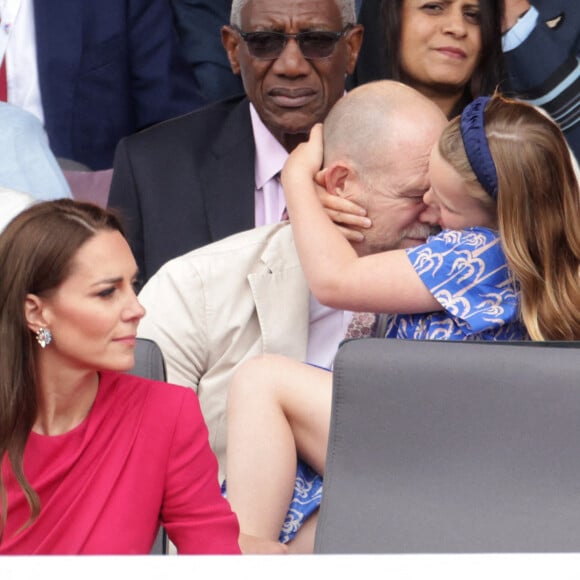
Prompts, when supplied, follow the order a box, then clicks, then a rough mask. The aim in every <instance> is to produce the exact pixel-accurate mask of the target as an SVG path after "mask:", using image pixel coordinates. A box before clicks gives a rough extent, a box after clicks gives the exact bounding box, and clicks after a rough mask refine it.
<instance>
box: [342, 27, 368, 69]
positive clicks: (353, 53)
mask: <svg viewBox="0 0 580 580" xmlns="http://www.w3.org/2000/svg"><path fill="white" fill-rule="evenodd" d="M363 35H364V29H363V26H362V25H361V24H357V25H356V26H353V27H352V29H351V30H349V31H348V32H347V34H346V43H347V46H348V60H347V63H346V70H347V72H348V74H352V73H353V72H354V68H355V66H356V61H357V59H358V55H359V52H360V49H361V46H362V41H363Z"/></svg>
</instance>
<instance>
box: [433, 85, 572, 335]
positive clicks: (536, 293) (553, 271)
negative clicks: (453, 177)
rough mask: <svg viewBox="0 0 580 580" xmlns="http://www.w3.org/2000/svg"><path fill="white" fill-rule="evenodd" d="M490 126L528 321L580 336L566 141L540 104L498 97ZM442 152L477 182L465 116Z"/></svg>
mask: <svg viewBox="0 0 580 580" xmlns="http://www.w3.org/2000/svg"><path fill="white" fill-rule="evenodd" d="M484 127H485V136H486V138H487V142H488V144H489V150H490V152H491V156H492V158H493V162H494V164H495V168H496V172H497V181H498V195H497V220H498V228H499V233H500V238H501V243H502V247H503V250H504V253H505V255H506V258H507V261H508V265H509V267H510V269H511V271H512V273H513V275H514V277H515V279H516V281H517V283H518V284H519V288H520V295H521V297H520V303H521V317H522V321H523V323H524V324H525V326H526V328H527V330H528V333H529V335H530V337H531V338H532V339H533V340H578V339H580V191H579V187H578V181H577V179H576V175H575V172H574V168H573V164H572V159H571V156H570V151H569V149H568V146H567V144H566V140H565V138H564V136H563V134H562V132H561V130H560V129H559V128H558V126H557V125H556V124H555V123H554V122H553V121H552V120H551V119H549V118H547V117H546V116H545V115H544V114H542V113H541V112H540V111H538V110H537V109H536V108H534V107H532V106H530V105H528V104H526V103H523V102H519V101H514V100H510V99H506V98H504V97H501V96H499V95H496V96H494V97H492V98H491V99H490V101H489V102H488V104H487V106H486V108H485V115H484ZM439 151H440V153H441V156H442V157H443V158H444V159H445V160H446V161H447V162H448V163H450V164H451V165H452V166H453V167H454V168H455V170H456V171H457V172H458V173H459V174H460V175H461V176H462V177H463V178H464V179H465V180H466V181H468V182H469V183H472V184H474V183H476V182H477V178H476V177H475V175H474V173H473V170H472V169H471V165H470V163H469V161H468V158H467V155H466V152H465V148H464V146H463V141H462V136H461V128H460V119H459V118H455V119H454V120H453V121H451V123H450V124H449V126H448V127H447V128H446V129H445V131H444V132H443V135H442V137H441V140H440V142H439ZM470 189H474V190H475V189H477V188H470ZM481 194H482V196H486V195H487V194H486V193H485V192H484V191H483V189H481ZM489 200H490V203H493V200H491V198H489Z"/></svg>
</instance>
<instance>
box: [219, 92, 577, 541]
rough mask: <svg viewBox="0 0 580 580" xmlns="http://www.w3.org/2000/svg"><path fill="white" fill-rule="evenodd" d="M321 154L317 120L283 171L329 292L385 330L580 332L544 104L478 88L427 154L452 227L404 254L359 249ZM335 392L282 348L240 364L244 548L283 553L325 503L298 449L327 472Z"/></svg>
mask: <svg viewBox="0 0 580 580" xmlns="http://www.w3.org/2000/svg"><path fill="white" fill-rule="evenodd" d="M321 162H322V130H321V128H320V127H319V126H317V127H315V128H314V129H313V132H312V135H311V139H310V141H309V142H308V143H307V144H304V145H302V146H300V147H299V148H298V150H296V152H294V153H293V154H292V155H291V157H290V159H289V161H288V163H287V165H286V167H285V169H284V172H283V176H282V177H283V183H284V188H285V192H286V196H287V203H288V210H289V214H290V220H291V224H292V229H293V233H294V238H295V242H296V247H297V250H298V253H299V256H300V259H301V263H302V266H303V268H304V271H305V274H306V278H307V280H308V283H309V286H310V289H311V291H312V292H313V294H314V295H315V296H316V297H317V298H318V300H319V301H320V302H322V303H323V304H326V305H328V306H332V307H335V308H341V309H348V310H354V311H366V312H389V313H392V315H391V317H390V320H389V324H388V326H387V331H386V336H387V337H396V338H412V339H447V340H498V339H502V340H506V339H516V340H517V339H527V338H530V339H532V340H578V339H580V193H579V189H578V183H577V181H576V177H575V174H574V169H573V165H572V162H571V158H570V154H569V151H568V149H567V146H566V143H565V140H564V138H563V136H562V133H561V131H560V130H559V129H558V127H557V126H556V125H555V124H554V123H553V122H552V121H550V120H549V119H548V118H546V117H545V116H544V115H543V114H542V113H540V112H538V110H537V109H535V108H534V107H531V106H529V105H526V104H524V103H520V102H516V101H511V100H507V99H504V98H502V97H501V96H494V97H492V98H487V97H486V98H478V99H476V100H475V101H473V102H472V103H471V104H470V105H468V106H467V107H466V109H465V110H464V112H463V113H462V115H461V116H460V117H458V118H456V119H454V120H453V121H451V123H450V124H449V125H448V127H447V128H446V129H445V130H444V132H443V134H442V136H441V139H440V141H439V143H438V145H437V146H435V148H434V150H433V152H432V154H431V159H430V166H429V176H430V181H431V188H430V189H429V191H428V192H427V193H426V194H425V196H424V202H425V203H426V206H427V207H426V209H425V212H424V214H423V216H422V219H423V220H424V221H426V222H429V223H435V224H438V225H439V226H441V227H442V228H443V229H442V231H441V233H440V234H438V235H436V236H433V237H431V238H429V240H428V241H427V243H426V244H423V245H421V246H418V247H415V248H410V249H407V250H394V251H390V252H383V253H380V254H376V255H373V256H365V257H362V258H359V257H358V256H357V255H356V254H355V252H354V251H353V250H352V248H351V246H350V245H349V244H348V243H347V242H346V241H345V240H344V238H343V237H342V235H341V234H340V233H339V232H338V231H337V230H336V229H335V227H334V226H333V225H332V223H331V222H330V220H329V219H328V217H327V216H326V214H325V213H324V211H323V209H322V208H321V205H320V202H319V201H318V197H317V195H316V188H315V187H314V185H313V179H312V178H313V176H314V175H316V174H317V171H318V169H319V168H320V166H321ZM313 248H315V249H316V251H314V252H313V251H312V249H313ZM395 313H396V314H395ZM331 391H332V375H331V373H329V372H328V371H325V370H322V369H318V368H314V367H310V366H308V365H304V364H302V363H299V362H296V361H292V360H289V359H286V358H284V357H280V356H275V355H267V356H264V357H261V358H259V359H255V360H252V361H248V363H245V364H244V365H242V367H240V369H239V371H238V373H237V374H236V376H235V378H234V381H233V384H232V386H231V390H230V395H229V401H228V498H229V500H230V503H231V505H232V507H233V509H234V511H235V512H236V513H237V515H238V517H239V521H240V527H241V531H242V534H241V538H240V545H241V547H242V550H243V551H247V552H250V551H269V552H276V551H277V552H285V551H287V550H288V547H287V546H285V545H283V544H281V543H278V542H277V541H276V539H277V538H278V534H279V531H280V526H281V524H282V522H284V517H285V514H286V512H287V511H288V505H289V504H290V501H291V500H292V498H293V501H292V506H291V510H290V512H288V516H287V518H286V521H285V522H284V524H283V528H282V532H283V533H282V534H281V535H280V541H284V542H286V541H288V540H292V539H293V537H294V534H295V532H296V530H297V529H298V528H299V527H300V526H301V525H302V524H303V523H304V521H305V519H306V517H307V515H308V514H310V513H312V511H315V510H316V507H317V505H318V504H319V501H320V493H321V479H320V478H319V477H316V476H313V475H312V473H310V472H309V471H308V469H305V470H304V469H303V466H302V465H300V466H299V470H298V478H296V457H297V456H298V457H299V458H300V459H301V460H302V461H304V462H306V463H307V464H308V465H310V466H312V468H313V469H314V470H315V472H316V473H318V474H323V473H324V462H325V458H326V447H327V440H328V431H329V421H330V407H331ZM293 493H294V495H293ZM302 503H307V504H309V505H308V507H307V508H304V509H303V507H302V505H301V504H302ZM305 514H306V515H305ZM314 521H315V518H310V520H309V521H307V522H306V524H305V525H304V528H303V530H302V531H304V532H306V531H307V529H308V528H310V531H312V530H313V529H314V525H315V524H313V522H314ZM309 522H310V523H309ZM302 531H301V533H302ZM299 535H300V534H299ZM312 537H313V534H311V538H312ZM294 541H295V542H299V538H296V540H294ZM310 541H311V540H310ZM311 547H312V544H309V545H308V546H307V547H306V550H308V549H309V548H310V549H311ZM299 549H304V546H302V547H301V548H299Z"/></svg>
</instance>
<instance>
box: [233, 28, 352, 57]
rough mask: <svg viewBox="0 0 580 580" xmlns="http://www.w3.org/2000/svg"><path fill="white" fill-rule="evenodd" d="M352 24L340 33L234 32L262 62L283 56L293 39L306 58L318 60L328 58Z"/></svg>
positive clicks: (315, 31) (309, 31)
mask: <svg viewBox="0 0 580 580" xmlns="http://www.w3.org/2000/svg"><path fill="white" fill-rule="evenodd" d="M351 28H352V24H348V25H347V26H345V27H344V28H343V29H342V30H341V31H339V32H332V31H330V30H308V31H306V32H299V33H298V34H286V33H285V32H274V31H266V30H264V31H262V30H260V31H257V32H243V31H242V30H240V29H239V28H236V27H234V30H235V31H236V32H237V33H238V34H239V35H240V36H241V37H242V39H243V40H244V42H245V43H246V45H247V46H248V52H249V53H250V54H251V55H252V56H253V57H254V58H259V59H261V60H276V59H277V58H279V57H280V55H281V54H282V52H283V50H284V48H285V47H286V44H288V39H290V38H293V39H294V40H295V41H296V42H297V43H298V46H299V47H300V51H301V52H302V55H303V56H304V58H307V59H317V58H328V57H329V56H330V55H331V54H332V51H333V50H334V47H335V46H336V43H337V42H338V41H339V40H340V38H341V37H343V36H344V35H345V34H346V33H347V32H348V31H349V30H350V29H351Z"/></svg>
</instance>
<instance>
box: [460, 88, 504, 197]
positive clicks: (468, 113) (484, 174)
mask: <svg viewBox="0 0 580 580" xmlns="http://www.w3.org/2000/svg"><path fill="white" fill-rule="evenodd" d="M488 101H489V97H478V98H477V99H475V100H474V101H472V102H471V103H470V104H469V105H467V107H465V109H464V110H463V113H461V138H462V139H463V146H464V147H465V152H466V153H467V159H468V160H469V164H470V165H471V169H473V173H475V176H476V177H477V180H478V181H479V183H480V184H481V186H482V187H483V189H485V191H487V193H488V194H489V195H490V196H491V197H492V198H493V199H497V188H498V186H497V171H496V169H495V163H494V162H493V158H492V156H491V152H490V150H489V145H488V143H487V137H486V136H485V126H484V122H483V113H484V111H485V106H486V105H487V103H488Z"/></svg>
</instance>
